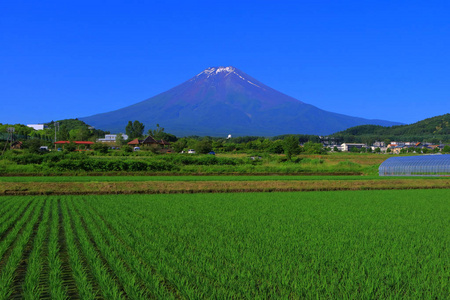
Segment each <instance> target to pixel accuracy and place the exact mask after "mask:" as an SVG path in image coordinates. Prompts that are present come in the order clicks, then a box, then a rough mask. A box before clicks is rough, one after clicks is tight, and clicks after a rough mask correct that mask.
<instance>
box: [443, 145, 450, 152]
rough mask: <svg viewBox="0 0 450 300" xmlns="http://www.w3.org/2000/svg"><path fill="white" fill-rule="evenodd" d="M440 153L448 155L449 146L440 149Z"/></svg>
mask: <svg viewBox="0 0 450 300" xmlns="http://www.w3.org/2000/svg"><path fill="white" fill-rule="evenodd" d="M442 153H450V146H449V145H446V146H444V148H443V149H442Z"/></svg>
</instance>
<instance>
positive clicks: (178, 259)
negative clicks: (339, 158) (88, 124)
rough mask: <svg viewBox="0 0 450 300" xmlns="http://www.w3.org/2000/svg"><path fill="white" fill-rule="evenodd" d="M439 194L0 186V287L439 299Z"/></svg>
mask: <svg viewBox="0 0 450 300" xmlns="http://www.w3.org/2000/svg"><path fill="white" fill-rule="evenodd" d="M449 196H450V194H449V192H448V190H414V191H357V192H317V193H316V192H311V193H296V192H293V193H252V194H245V193H244V194H234V193H230V194H192V195H179V194H178V195H128V196H123V195H116V196H113V195H108V196H29V197H14V198H13V197H2V198H0V206H2V204H5V205H6V207H9V208H10V210H11V211H12V213H11V214H10V215H9V217H6V218H5V220H10V221H8V222H9V223H8V224H9V225H8V229H9V230H5V231H4V234H3V235H2V240H1V242H0V254H1V255H0V285H1V286H0V299H8V298H10V299H14V298H17V299H19V298H25V299H34V298H57V299H67V298H69V299H78V298H82V299H190V298H220V299H222V298H236V299H238V298H239V299H241V298H242V299H254V298H264V299H266V298H277V299H278V298H282V299H283V298H284V299H286V298H287V299H298V298H313V297H314V298H438V299H445V298H448V297H449V296H450V288H449V287H450V284H449V283H450V277H449V274H450V273H449V271H450V252H449V251H450V250H449V247H448V245H449V244H450V237H449V235H448V228H449V225H450V205H449V204H450V203H449V201H450V200H449V199H450V197H449ZM13 202H15V203H13ZM5 212H7V211H5ZM7 213H9V211H8V212H7Z"/></svg>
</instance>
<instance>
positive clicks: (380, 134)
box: [331, 114, 450, 144]
mask: <svg viewBox="0 0 450 300" xmlns="http://www.w3.org/2000/svg"><path fill="white" fill-rule="evenodd" d="M331 137H334V138H336V139H339V140H341V141H343V142H360V143H362V142H364V143H370V142H371V141H375V140H378V141H385V143H386V142H387V144H389V142H390V141H393V140H400V141H405V142H407V141H428V142H431V143H434V144H437V143H439V142H441V141H442V142H450V114H445V115H441V116H437V117H433V118H429V119H425V120H422V121H419V122H417V123H414V124H410V125H398V126H392V127H384V126H377V125H361V126H356V127H352V128H349V129H347V130H344V131H341V132H337V133H335V134H333V135H331Z"/></svg>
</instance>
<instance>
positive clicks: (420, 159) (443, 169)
mask: <svg viewBox="0 0 450 300" xmlns="http://www.w3.org/2000/svg"><path fill="white" fill-rule="evenodd" d="M378 172H379V174H380V176H450V154H434V155H420V156H401V157H391V158H388V159H387V160H385V161H384V162H383V163H382V164H381V165H380V168H379V169H378Z"/></svg>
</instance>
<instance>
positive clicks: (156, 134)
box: [148, 124, 177, 143]
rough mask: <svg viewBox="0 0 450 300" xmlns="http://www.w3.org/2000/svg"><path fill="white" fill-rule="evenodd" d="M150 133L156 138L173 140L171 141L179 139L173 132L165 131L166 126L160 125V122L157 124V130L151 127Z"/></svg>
mask: <svg viewBox="0 0 450 300" xmlns="http://www.w3.org/2000/svg"><path fill="white" fill-rule="evenodd" d="M148 134H149V135H150V136H152V137H153V138H154V139H156V140H164V141H166V142H171V143H172V142H176V141H177V137H176V136H174V135H173V134H170V133H167V132H164V128H163V127H160V126H159V124H156V129H155V130H152V129H149V130H148Z"/></svg>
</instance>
